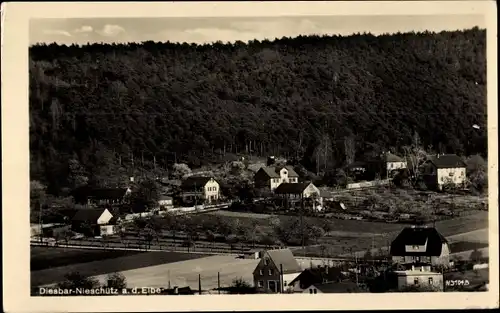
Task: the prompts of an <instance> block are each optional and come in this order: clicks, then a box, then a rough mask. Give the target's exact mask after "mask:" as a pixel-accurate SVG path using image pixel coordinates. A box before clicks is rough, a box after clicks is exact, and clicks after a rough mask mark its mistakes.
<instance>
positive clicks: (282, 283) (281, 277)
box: [280, 264, 285, 293]
mask: <svg viewBox="0 0 500 313" xmlns="http://www.w3.org/2000/svg"><path fill="white" fill-rule="evenodd" d="M280 280H281V284H280V285H281V293H283V291H284V290H285V288H284V282H283V264H280Z"/></svg>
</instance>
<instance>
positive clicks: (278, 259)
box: [253, 249, 302, 293]
mask: <svg viewBox="0 0 500 313" xmlns="http://www.w3.org/2000/svg"><path fill="white" fill-rule="evenodd" d="M301 272H302V268H301V267H300V265H299V264H298V263H297V260H295V257H294V256H293V253H292V251H290V249H277V250H267V251H264V252H263V255H262V257H261V259H260V262H259V264H257V266H256V267H255V270H254V271H253V279H254V285H255V287H256V289H257V291H258V292H261V293H283V292H285V291H286V289H285V286H287V285H288V283H290V282H291V281H293V280H294V279H295V278H296V277H297V276H299V275H300V273H301Z"/></svg>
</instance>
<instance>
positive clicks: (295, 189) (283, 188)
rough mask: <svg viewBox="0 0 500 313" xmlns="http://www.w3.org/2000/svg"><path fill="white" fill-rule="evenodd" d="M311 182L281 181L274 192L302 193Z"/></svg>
mask: <svg viewBox="0 0 500 313" xmlns="http://www.w3.org/2000/svg"><path fill="white" fill-rule="evenodd" d="M309 185H311V183H282V184H280V185H279V186H278V187H277V188H276V189H275V190H274V192H275V193H277V194H302V193H303V192H304V190H305V189H306V188H307V187H308V186H309Z"/></svg>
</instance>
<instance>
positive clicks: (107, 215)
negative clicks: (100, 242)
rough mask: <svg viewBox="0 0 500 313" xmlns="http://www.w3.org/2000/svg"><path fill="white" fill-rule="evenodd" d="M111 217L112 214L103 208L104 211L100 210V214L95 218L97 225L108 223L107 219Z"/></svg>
mask: <svg viewBox="0 0 500 313" xmlns="http://www.w3.org/2000/svg"><path fill="white" fill-rule="evenodd" d="M112 217H113V214H111V212H109V211H108V209H105V210H104V212H102V214H101V216H99V218H98V219H97V225H104V224H107V223H109V220H111V218H112Z"/></svg>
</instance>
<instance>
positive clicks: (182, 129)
mask: <svg viewBox="0 0 500 313" xmlns="http://www.w3.org/2000/svg"><path fill="white" fill-rule="evenodd" d="M29 62H30V64H29V65H30V151H31V155H30V156H31V162H30V171H31V179H32V180H38V181H40V182H42V183H43V184H45V185H47V186H48V192H49V193H52V194H54V195H57V194H60V193H61V191H62V190H64V189H71V188H74V187H76V186H78V185H81V184H82V183H83V182H79V179H80V178H81V177H88V178H89V182H90V183H95V184H97V183H99V182H102V177H112V176H113V175H119V174H120V175H121V174H123V175H126V174H127V175H128V174H129V173H131V171H132V170H133V168H134V164H135V165H139V164H140V165H141V166H143V167H147V166H149V167H150V168H153V166H154V167H161V168H167V167H168V166H169V165H171V164H173V163H187V164H188V165H189V166H190V167H196V166H200V165H203V164H207V163H211V162H213V163H215V162H220V160H221V159H222V158H223V156H224V155H227V154H251V155H259V156H268V155H276V156H283V157H286V158H293V159H295V160H296V162H300V163H301V164H302V165H303V166H305V167H306V168H310V169H314V168H316V167H317V162H319V158H318V157H317V155H316V154H317V151H319V150H318V149H319V147H322V148H321V149H322V150H321V151H328V155H329V156H330V157H329V158H328V166H329V167H332V168H335V167H339V166H342V165H344V163H345V162H346V151H345V150H346V149H347V148H346V146H348V145H346V144H345V143H346V139H348V138H349V140H350V142H351V146H352V145H354V146H355V147H353V148H351V150H353V151H355V154H356V155H355V159H356V160H362V159H364V158H365V157H367V156H369V155H375V154H378V153H380V152H382V151H387V150H391V151H394V152H396V153H397V152H398V151H401V150H400V149H401V147H403V146H405V145H410V144H411V142H412V140H413V138H414V135H415V134H416V133H417V134H418V136H419V138H420V140H421V143H422V146H424V147H425V148H426V149H427V148H429V149H433V150H435V151H437V152H443V153H445V152H446V153H457V154H459V155H473V154H481V155H483V156H484V155H486V153H487V147H486V142H487V139H486V132H485V129H486V31H485V30H481V29H477V28H475V29H471V30H466V31H456V32H441V33H437V34H436V33H430V32H428V33H405V34H393V35H384V36H378V37H377V36H373V35H370V34H358V35H353V36H349V37H339V36H301V37H297V38H282V39H277V40H274V41H251V42H249V43H248V44H246V43H243V42H236V43H234V44H223V43H220V42H219V43H214V44H211V45H195V44H186V43H184V44H175V43H169V42H167V43H155V42H144V43H130V44H114V45H108V44H89V45H85V46H77V45H72V46H64V45H62V46H61V45H57V44H48V45H47V44H40V45H35V46H32V47H30V60H29ZM473 124H477V125H479V126H480V127H481V130H480V131H478V129H475V128H473V127H472V125H473ZM325 154H326V153H325ZM133 162H134V164H133ZM325 162H326V161H325ZM144 164H146V165H144Z"/></svg>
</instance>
